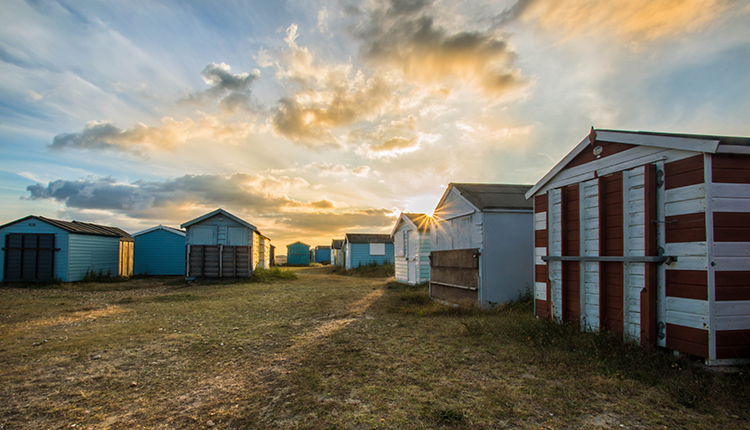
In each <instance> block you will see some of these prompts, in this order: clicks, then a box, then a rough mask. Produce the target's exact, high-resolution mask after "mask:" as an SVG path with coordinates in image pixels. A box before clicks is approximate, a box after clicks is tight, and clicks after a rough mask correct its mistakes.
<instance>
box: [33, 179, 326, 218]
mask: <svg viewBox="0 0 750 430" xmlns="http://www.w3.org/2000/svg"><path fill="white" fill-rule="evenodd" d="M309 185H310V184H309V183H308V182H307V181H305V180H304V179H302V178H290V177H286V176H279V177H273V176H267V175H266V176H264V175H257V174H245V173H234V174H231V175H185V176H182V177H179V178H175V179H169V180H165V181H161V182H159V181H142V180H141V181H137V182H134V183H131V184H126V183H120V182H117V181H116V180H115V179H113V178H98V177H90V178H86V179H80V180H76V181H67V180H62V179H59V180H56V181H52V182H49V183H48V184H47V185H43V184H35V185H29V186H28V187H27V188H26V189H27V191H28V192H29V196H28V197H25V199H28V200H42V199H52V200H55V201H57V202H59V203H63V204H64V205H65V206H66V207H68V208H77V209H102V210H114V211H119V212H124V213H127V214H128V215H129V216H134V217H137V216H138V212H141V211H146V212H147V211H148V210H149V209H152V208H170V207H174V206H185V205H200V206H226V207H235V208H252V210H253V211H255V212H258V213H271V212H283V211H285V210H300V209H305V208H312V209H321V208H333V203H331V202H330V201H326V200H320V201H315V202H311V203H307V202H303V201H299V200H294V199H291V198H289V197H287V193H289V192H290V191H292V190H297V189H305V188H307V187H309Z"/></svg>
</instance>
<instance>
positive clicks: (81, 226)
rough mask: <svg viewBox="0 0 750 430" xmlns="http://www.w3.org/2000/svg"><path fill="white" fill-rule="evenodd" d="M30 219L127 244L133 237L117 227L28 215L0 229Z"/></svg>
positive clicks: (71, 231) (73, 231) (70, 231)
mask: <svg viewBox="0 0 750 430" xmlns="http://www.w3.org/2000/svg"><path fill="white" fill-rule="evenodd" d="M31 218H34V219H38V220H40V221H43V222H46V223H47V224H50V225H53V226H55V227H57V228H60V229H63V230H65V231H67V232H69V233H76V234H91V235H95V236H110V237H119V238H121V239H123V240H125V241H129V242H132V241H133V236H131V235H130V234H129V233H128V232H126V231H125V230H122V229H119V228H117V227H110V226H106V225H100V224H92V223H88V222H81V221H63V220H59V219H53V218H46V217H43V216H37V215H29V216H27V217H24V218H21V219H17V220H15V221H11V222H9V223H7V224H5V225H2V226H0V228H4V227H7V226H9V225H13V224H16V223H19V222H21V221H25V220H27V219H31Z"/></svg>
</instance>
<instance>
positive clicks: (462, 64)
mask: <svg viewBox="0 0 750 430" xmlns="http://www.w3.org/2000/svg"><path fill="white" fill-rule="evenodd" d="M430 5H431V4H430V3H429V2H427V1H424V0H410V1H405V0H401V1H394V2H393V3H392V4H391V5H389V6H383V5H381V6H380V7H377V8H375V9H373V10H372V11H371V12H370V22H369V25H368V26H366V27H365V28H364V29H362V30H358V31H357V34H358V36H359V37H360V38H362V40H363V41H364V44H363V45H362V46H361V48H360V55H361V56H362V57H363V58H365V59H367V60H370V61H371V62H372V63H373V64H375V65H377V66H381V67H382V66H386V67H392V68H395V69H397V70H400V71H401V72H402V73H403V75H404V76H405V77H406V78H407V79H409V80H410V81H412V82H416V83H444V84H448V85H452V86H459V85H461V84H462V83H464V82H471V83H473V84H474V85H476V86H478V87H479V88H481V89H482V90H484V92H485V95H487V96H488V97H492V98H496V97H499V96H501V95H503V94H505V93H507V92H509V91H510V90H513V89H516V88H518V87H521V86H522V85H523V84H524V79H523V78H522V77H521V75H520V72H519V71H518V70H515V69H513V68H512V67H511V66H512V63H513V61H514V59H515V53H514V52H513V51H512V50H511V49H510V47H509V46H508V43H507V42H506V41H505V40H504V39H502V38H501V37H500V36H499V35H498V34H495V32H494V31H455V32H454V31H450V30H448V29H446V28H444V27H443V26H441V25H438V24H436V23H435V18H434V17H433V16H432V15H430V14H429V12H430V10H429V6H430Z"/></svg>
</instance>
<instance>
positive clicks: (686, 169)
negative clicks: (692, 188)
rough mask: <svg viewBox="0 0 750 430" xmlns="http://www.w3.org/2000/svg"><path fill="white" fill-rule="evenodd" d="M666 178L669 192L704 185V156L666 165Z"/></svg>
mask: <svg viewBox="0 0 750 430" xmlns="http://www.w3.org/2000/svg"><path fill="white" fill-rule="evenodd" d="M664 177H665V178H664V183H665V189H667V190H671V189H673V188H680V187H686V186H688V185H695V184H702V183H703V182H704V175H703V154H700V155H696V156H694V157H690V158H685V159H683V160H678V161H673V162H671V163H666V164H665V165H664Z"/></svg>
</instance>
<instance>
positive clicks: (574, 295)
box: [562, 184, 581, 322]
mask: <svg viewBox="0 0 750 430" xmlns="http://www.w3.org/2000/svg"><path fill="white" fill-rule="evenodd" d="M579 195H580V193H579V187H578V184H573V185H568V186H567V187H564V188H563V189H562V225H563V229H562V255H564V256H568V255H570V256H577V255H580V242H581V229H580V225H581V220H580V218H579V215H580V201H579ZM562 306H563V308H562V315H563V320H564V321H575V322H577V321H580V319H581V263H579V262H577V261H564V262H563V263H562Z"/></svg>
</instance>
